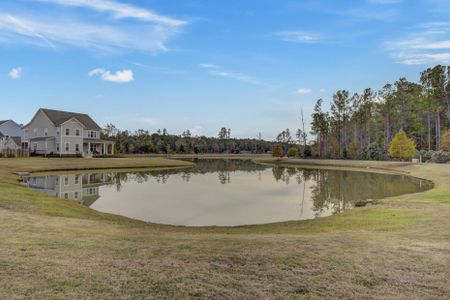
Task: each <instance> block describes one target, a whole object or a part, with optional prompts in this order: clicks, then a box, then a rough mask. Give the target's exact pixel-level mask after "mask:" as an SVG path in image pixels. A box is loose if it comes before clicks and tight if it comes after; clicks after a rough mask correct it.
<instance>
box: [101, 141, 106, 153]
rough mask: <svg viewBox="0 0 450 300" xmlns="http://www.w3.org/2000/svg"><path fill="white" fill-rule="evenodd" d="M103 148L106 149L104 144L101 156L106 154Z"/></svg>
mask: <svg viewBox="0 0 450 300" xmlns="http://www.w3.org/2000/svg"><path fill="white" fill-rule="evenodd" d="M105 147H106V146H105V143H103V151H102V152H103V153H102V154H103V155H105V154H106V151H105V150H106V148H105Z"/></svg>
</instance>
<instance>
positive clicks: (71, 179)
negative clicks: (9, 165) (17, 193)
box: [26, 173, 114, 206]
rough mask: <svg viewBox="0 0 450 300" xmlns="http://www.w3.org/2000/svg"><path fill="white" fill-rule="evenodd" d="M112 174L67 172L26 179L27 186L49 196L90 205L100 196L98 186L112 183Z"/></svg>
mask: <svg viewBox="0 0 450 300" xmlns="http://www.w3.org/2000/svg"><path fill="white" fill-rule="evenodd" d="M112 183H114V181H113V175H112V174H107V173H99V174H69V175H60V176H37V177H30V178H28V180H26V184H27V185H28V187H30V188H32V189H34V190H37V191H40V192H43V193H46V194H48V195H50V196H54V197H58V198H62V199H70V200H76V201H78V202H80V203H81V204H83V205H86V206H91V205H92V204H93V203H94V202H95V201H97V200H98V199H99V198H100V193H99V192H100V187H101V186H103V185H107V184H112Z"/></svg>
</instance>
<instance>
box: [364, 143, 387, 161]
mask: <svg viewBox="0 0 450 300" xmlns="http://www.w3.org/2000/svg"><path fill="white" fill-rule="evenodd" d="M385 156H386V155H385V154H384V151H383V149H382V148H381V147H380V146H379V145H378V144H377V143H371V144H369V145H367V146H366V147H365V148H364V150H363V152H362V153H361V155H360V158H361V159H367V160H384V159H385V158H386V157H385Z"/></svg>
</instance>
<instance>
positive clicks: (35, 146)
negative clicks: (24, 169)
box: [33, 143, 37, 152]
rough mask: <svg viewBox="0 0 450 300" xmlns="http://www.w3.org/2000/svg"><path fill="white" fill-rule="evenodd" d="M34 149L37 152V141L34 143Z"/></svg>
mask: <svg viewBox="0 0 450 300" xmlns="http://www.w3.org/2000/svg"><path fill="white" fill-rule="evenodd" d="M33 151H34V152H36V151H37V143H34V144H33Z"/></svg>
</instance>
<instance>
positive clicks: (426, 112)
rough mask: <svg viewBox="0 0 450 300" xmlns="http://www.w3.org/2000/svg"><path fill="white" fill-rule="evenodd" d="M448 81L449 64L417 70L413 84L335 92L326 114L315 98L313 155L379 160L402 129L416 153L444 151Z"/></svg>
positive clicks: (449, 121) (449, 125)
mask: <svg viewBox="0 0 450 300" xmlns="http://www.w3.org/2000/svg"><path fill="white" fill-rule="evenodd" d="M449 78H450V66H442V65H438V66H435V67H433V68H428V69H426V70H425V71H423V72H421V74H420V82H418V83H415V82H411V81H408V80H407V79H406V78H400V79H399V80H397V81H396V82H395V83H393V84H390V83H389V84H386V85H385V86H384V87H383V88H382V89H381V90H379V91H374V90H372V89H370V88H367V89H365V90H364V91H363V93H362V94H358V93H354V94H351V93H350V92H349V91H347V90H339V91H337V92H336V93H335V94H334V95H333V98H332V99H331V106H330V109H329V110H328V111H325V110H324V108H323V100H322V99H319V100H317V102H316V103H315V106H314V111H313V113H312V123H311V129H312V130H311V134H312V135H313V136H314V138H315V139H314V141H313V142H312V144H311V146H312V151H313V155H315V156H318V157H322V158H363V159H383V158H386V157H387V156H388V154H389V148H390V146H391V143H392V141H393V139H394V136H395V135H396V134H397V133H399V132H401V131H403V132H405V133H406V135H407V136H408V138H409V139H411V140H412V141H413V142H414V145H415V147H416V149H417V150H419V151H440V150H446V151H449V149H448V145H447V144H448V141H447V139H448V138H447V135H448V129H449V128H450V100H449V92H450V81H449ZM443 136H444V137H445V140H444V141H443V140H442V137H443Z"/></svg>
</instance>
